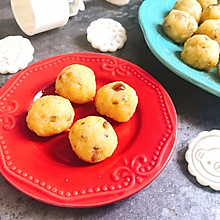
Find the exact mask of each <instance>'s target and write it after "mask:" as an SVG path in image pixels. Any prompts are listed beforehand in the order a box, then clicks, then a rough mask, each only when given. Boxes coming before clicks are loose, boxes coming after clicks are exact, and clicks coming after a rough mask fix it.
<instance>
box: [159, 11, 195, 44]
mask: <svg viewBox="0 0 220 220" xmlns="http://www.w3.org/2000/svg"><path fill="white" fill-rule="evenodd" d="M162 27H163V30H164V32H165V34H166V35H167V36H168V37H170V38H171V39H172V40H173V41H174V42H176V43H184V42H185V41H186V40H187V39H188V38H190V37H191V36H192V35H193V34H194V32H195V31H196V30H197V28H198V23H197V22H196V20H195V18H194V17H193V16H192V15H190V14H189V13H188V12H186V11H180V10H174V9H173V10H172V11H170V13H169V14H168V15H167V16H166V17H165V18H164V20H163V22H162Z"/></svg>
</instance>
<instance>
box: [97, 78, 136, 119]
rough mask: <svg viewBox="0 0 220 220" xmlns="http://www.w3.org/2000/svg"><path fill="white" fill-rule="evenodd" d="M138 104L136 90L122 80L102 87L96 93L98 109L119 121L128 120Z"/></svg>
mask: <svg viewBox="0 0 220 220" xmlns="http://www.w3.org/2000/svg"><path fill="white" fill-rule="evenodd" d="M137 104H138V96H137V94H136V91H135V90H134V89H133V88H132V87H131V86H129V85H127V84H126V83H124V82H122V81H116V82H113V83H109V84H106V85H104V86H103V87H101V88H100V89H99V90H98V92H97V95H96V99H95V106H96V110H97V111H98V112H99V113H100V114H102V115H106V116H108V117H109V118H112V119H114V120H115V121H118V122H126V121H128V120H129V119H130V118H131V117H132V116H133V114H134V112H135V110H136V107H137Z"/></svg>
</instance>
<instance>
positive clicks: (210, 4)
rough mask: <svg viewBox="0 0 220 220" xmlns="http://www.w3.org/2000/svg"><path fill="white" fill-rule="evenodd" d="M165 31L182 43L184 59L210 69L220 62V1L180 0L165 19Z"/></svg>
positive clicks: (163, 23)
mask: <svg viewBox="0 0 220 220" xmlns="http://www.w3.org/2000/svg"><path fill="white" fill-rule="evenodd" d="M162 27H163V30H164V32H165V34H166V35H167V36H168V37H170V38H171V39H172V40H173V41H174V42H175V43H178V44H183V50H182V52H181V59H182V61H183V62H184V63H186V64H187V65H189V66H191V67H193V68H195V69H198V70H205V71H208V70H210V69H211V68H213V67H215V66H216V65H217V64H218V61H219V52H220V50H219V45H220V4H219V3H218V0H177V1H176V2H175V4H174V6H173V8H172V10H171V11H170V12H169V14H168V15H167V16H166V17H165V18H164V20H163V22H162Z"/></svg>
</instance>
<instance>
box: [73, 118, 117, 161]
mask: <svg viewBox="0 0 220 220" xmlns="http://www.w3.org/2000/svg"><path fill="white" fill-rule="evenodd" d="M69 140H70V143H71V146H72V149H73V151H74V152H75V153H76V155H77V156H78V157H79V158H80V159H81V160H84V161H86V162H89V163H97V162H100V161H102V160H105V159H106V158H107V157H110V156H111V155H112V154H113V152H114V151H115V149H116V147H117V144H118V138H117V135H116V133H115V130H114V129H113V127H112V126H111V124H110V123H109V122H107V121H106V120H105V119H104V118H102V117H99V116H88V117H86V118H82V119H79V120H78V121H76V122H75V123H74V125H73V126H72V128H71V129H70V133H69Z"/></svg>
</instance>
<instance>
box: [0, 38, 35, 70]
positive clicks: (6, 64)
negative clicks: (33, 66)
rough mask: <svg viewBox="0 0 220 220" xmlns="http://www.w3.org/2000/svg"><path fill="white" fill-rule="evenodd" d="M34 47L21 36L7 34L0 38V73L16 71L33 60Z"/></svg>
mask: <svg viewBox="0 0 220 220" xmlns="http://www.w3.org/2000/svg"><path fill="white" fill-rule="evenodd" d="M33 53H34V47H33V46H32V44H31V42H30V41H29V40H28V39H26V38H23V37H22V36H8V37H5V38H3V39H1V40H0V73H1V74H6V73H16V72H18V71H19V70H21V69H24V68H26V67H27V66H28V64H29V62H31V61H32V60H33Z"/></svg>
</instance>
